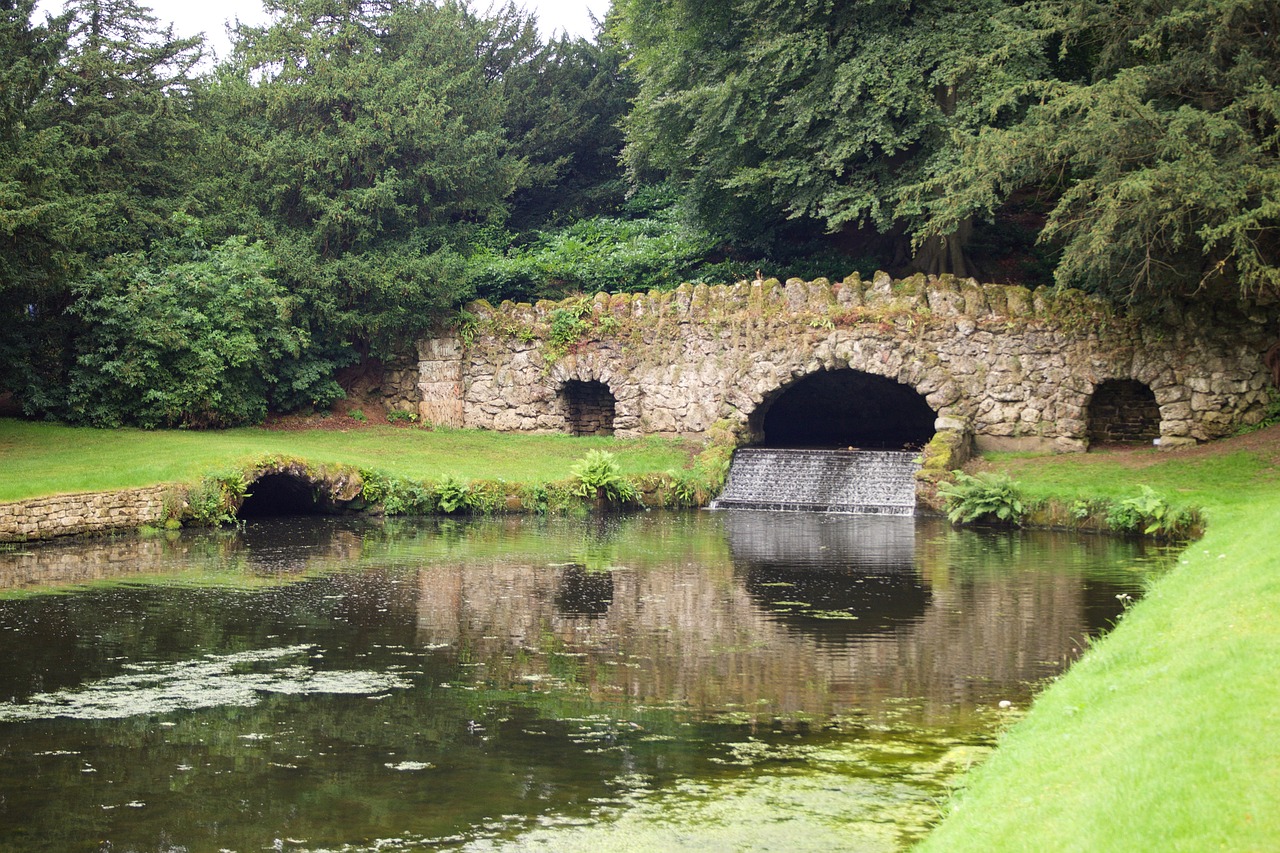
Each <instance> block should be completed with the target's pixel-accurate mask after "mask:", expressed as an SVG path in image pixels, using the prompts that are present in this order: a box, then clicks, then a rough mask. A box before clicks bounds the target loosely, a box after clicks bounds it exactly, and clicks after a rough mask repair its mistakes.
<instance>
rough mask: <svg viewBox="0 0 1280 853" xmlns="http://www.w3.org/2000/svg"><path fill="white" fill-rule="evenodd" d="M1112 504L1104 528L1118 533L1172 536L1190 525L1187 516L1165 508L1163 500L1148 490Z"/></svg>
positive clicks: (1168, 507)
mask: <svg viewBox="0 0 1280 853" xmlns="http://www.w3.org/2000/svg"><path fill="white" fill-rule="evenodd" d="M1141 489H1142V491H1141V492H1140V493H1139V494H1137V495H1135V496H1133V497H1129V498H1124V499H1123V500H1121V501H1119V502H1117V503H1115V504H1113V505H1112V506H1111V508H1110V509H1109V510H1108V511H1107V526H1108V527H1110V528H1111V529H1112V530H1116V531H1120V532H1122V533H1145V534H1148V535H1151V534H1158V535H1162V536H1173V535H1177V534H1179V533H1180V532H1182V531H1184V530H1185V529H1186V528H1187V527H1188V526H1190V523H1191V520H1192V519H1191V513H1190V512H1188V511H1187V510H1186V509H1182V508H1176V507H1172V506H1170V505H1169V502H1168V501H1167V500H1165V498H1164V496H1162V495H1161V494H1159V493H1158V492H1156V491H1155V490H1154V489H1152V488H1151V487H1150V486H1142V487H1141Z"/></svg>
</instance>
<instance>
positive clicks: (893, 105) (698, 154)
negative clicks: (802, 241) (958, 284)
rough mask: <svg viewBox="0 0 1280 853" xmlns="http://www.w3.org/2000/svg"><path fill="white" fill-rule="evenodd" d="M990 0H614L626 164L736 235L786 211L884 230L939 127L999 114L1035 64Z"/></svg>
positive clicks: (769, 224) (946, 135)
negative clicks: (632, 86)
mask: <svg viewBox="0 0 1280 853" xmlns="http://www.w3.org/2000/svg"><path fill="white" fill-rule="evenodd" d="M1002 5H1003V4H1002V3H1000V2H998V0H972V2H965V3H947V2H932V0H928V1H927V2H921V3H902V2H896V0H872V2H862V3H835V2H831V0H806V2H803V3H782V2H779V1H778V0H711V2H692V0H676V2H660V0H618V2H616V3H615V7H614V8H615V18H614V19H613V26H614V27H615V31H616V32H617V33H618V37H619V38H620V39H621V40H622V41H624V42H626V43H627V44H629V45H630V46H631V47H632V49H633V51H634V59H633V60H632V67H633V69H634V71H635V74H636V76H637V80H638V83H639V86H640V90H639V94H638V96H637V98H636V101H635V106H634V107H633V109H632V111H631V113H630V114H629V115H628V116H627V119H626V122H625V124H624V127H625V129H626V132H627V146H626V149H625V159H626V162H627V164H628V167H629V169H630V171H631V173H632V174H633V176H636V177H646V176H649V175H650V174H653V173H657V174H667V175H671V176H673V177H674V178H675V179H676V180H677V181H678V182H679V183H680V185H681V187H682V189H683V190H684V191H685V193H686V195H687V197H688V198H689V199H690V201H691V202H692V204H693V205H694V206H695V207H696V209H697V210H698V212H699V213H700V215H701V216H702V218H703V220H704V221H705V222H707V223H709V224H710V226H711V227H712V228H713V229H715V230H721V231H724V232H725V233H727V234H730V235H733V236H734V237H735V238H736V239H738V240H743V239H748V240H749V239H752V238H753V237H756V238H758V237H760V236H761V235H762V234H763V233H764V231H765V230H766V229H770V228H778V227H779V226H780V224H781V222H782V221H783V220H787V219H789V220H796V221H807V222H810V223H812V224H814V225H817V226H819V227H821V228H825V229H828V230H837V229H842V228H845V227H846V226H872V227H874V228H876V229H878V230H879V231H880V232H882V233H886V234H889V233H892V232H894V231H895V230H896V229H897V228H899V226H900V219H901V218H902V217H903V215H904V213H906V214H912V213H914V211H912V210H910V209H908V210H906V211H903V210H900V209H899V193H900V190H901V188H902V187H904V186H908V185H911V184H914V183H917V182H920V181H925V180H928V179H929V178H931V177H933V176H935V175H943V174H946V173H947V172H948V171H949V168H950V165H951V162H952V159H953V157H954V154H955V144H954V142H953V139H954V134H955V133H956V132H957V131H959V130H963V129H974V130H976V129H977V128H979V127H983V126H987V125H990V124H992V123H993V122H999V121H1001V120H1003V119H1005V118H1006V117H1007V116H1009V115H1010V114H1011V113H1012V112H1013V111H1015V110H1016V109H1017V107H1018V104H1019V98H1018V96H1017V95H1016V94H1014V90H1015V89H1016V87H1017V85H1020V84H1021V83H1022V82H1024V81H1025V80H1026V79H1027V78H1028V77H1034V76H1036V75H1038V74H1039V73H1040V70H1041V66H1042V65H1043V61H1042V59H1041V58H1040V53H1039V46H1038V44H1037V43H1036V42H1035V40H1034V39H1028V38H1021V37H1017V38H1010V31H1009V30H1007V29H1002V28H1000V27H999V26H998V25H997V24H996V18H995V16H996V13H998V12H999V11H1000V9H1001V7H1002ZM1014 35H1015V36H1016V35H1018V34H1016V33H1014ZM956 230H960V229H959V228H958V227H957V229H956ZM791 236H794V235H791ZM922 261H923V259H922ZM950 271H954V272H963V269H962V268H961V269H957V268H955V266H954V264H953V265H952V267H951V269H950Z"/></svg>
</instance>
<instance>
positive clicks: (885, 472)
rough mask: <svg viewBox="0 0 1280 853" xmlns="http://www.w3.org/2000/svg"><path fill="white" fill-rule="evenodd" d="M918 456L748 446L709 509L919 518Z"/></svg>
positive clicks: (736, 458)
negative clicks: (917, 512)
mask: <svg viewBox="0 0 1280 853" xmlns="http://www.w3.org/2000/svg"><path fill="white" fill-rule="evenodd" d="M918 456H919V454H917V453H914V452H911V451H897V450H790V449H780V448H761V447H745V448H741V449H739V450H738V451H736V452H735V453H734V454H733V464H732V465H731V466H730V468H729V481H728V483H726V484H725V487H724V491H723V492H721V494H720V497H718V498H716V499H715V500H714V501H712V502H711V507H710V508H711V509H768V510H781V511H792V512H843V513H852V514H857V515H915V511H916V480H915V473H916V471H917V470H918V469H919V467H920V463H919V462H918V461H917V459H918Z"/></svg>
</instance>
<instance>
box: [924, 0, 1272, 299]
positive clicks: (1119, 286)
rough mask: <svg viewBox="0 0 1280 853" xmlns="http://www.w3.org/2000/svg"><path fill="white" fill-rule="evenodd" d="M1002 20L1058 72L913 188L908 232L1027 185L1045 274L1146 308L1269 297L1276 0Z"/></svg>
mask: <svg viewBox="0 0 1280 853" xmlns="http://www.w3.org/2000/svg"><path fill="white" fill-rule="evenodd" d="M1004 21H1005V24H1006V25H1007V26H1009V27H1012V28H1019V29H1021V30H1023V31H1024V32H1029V33H1035V34H1036V36H1037V37H1038V38H1041V39H1043V40H1045V42H1046V43H1051V44H1056V45H1058V46H1059V56H1060V58H1061V60H1062V61H1061V63H1060V68H1059V72H1060V73H1059V74H1058V75H1057V77H1056V79H1051V80H1047V81H1044V82H1043V83H1041V84H1039V85H1037V86H1036V87H1034V88H1033V90H1032V91H1033V94H1034V95H1035V97H1036V103H1035V104H1034V106H1032V107H1031V108H1030V109H1029V110H1028V111H1027V113H1026V114H1025V116H1024V117H1022V118H1021V119H1020V120H1019V121H1018V122H1016V123H1014V124H1012V125H1011V126H1008V127H1005V128H980V129H974V130H973V131H972V132H970V134H969V135H968V139H967V140H966V143H967V144H966V145H965V146H964V147H963V150H962V156H961V157H959V158H958V162H957V165H956V167H955V168H954V169H953V170H952V171H951V172H950V174H947V175H945V176H936V177H934V178H933V179H932V180H930V181H928V182H926V183H925V184H923V185H921V186H920V187H917V188H916V189H915V192H916V194H917V197H918V198H919V199H922V200H924V203H923V204H922V207H923V208H925V209H928V210H929V211H930V212H931V213H932V220H931V221H930V222H929V223H928V224H927V226H926V227H925V228H923V229H922V230H921V233H922V234H938V233H945V232H947V231H949V230H951V229H952V228H954V227H955V223H956V222H957V221H960V220H963V219H965V218H967V217H970V216H972V215H973V214H974V213H986V214H990V213H991V212H992V211H994V210H995V209H997V208H998V206H999V205H1000V204H1001V203H1002V202H1003V201H1004V200H1005V199H1007V198H1008V197H1009V196H1010V195H1011V194H1012V193H1014V192H1017V191H1019V190H1021V189H1024V188H1031V189H1035V190H1038V191H1039V192H1042V193H1043V194H1044V195H1045V196H1046V197H1048V198H1049V199H1050V203H1051V205H1052V211H1051V213H1050V215H1049V218H1048V224H1047V226H1046V228H1045V230H1044V232H1043V237H1044V239H1046V240H1052V241H1060V242H1061V243H1062V245H1063V255H1062V261H1061V263H1060V264H1059V265H1058V268H1057V271H1056V277H1057V281H1058V282H1059V283H1060V284H1063V285H1075V286H1084V287H1087V288H1090V289H1093V290H1097V291H1100V292H1104V293H1110V294H1113V295H1114V296H1116V297H1117V298H1120V299H1134V298H1137V299H1140V300H1143V301H1154V302H1157V303H1158V302H1160V301H1161V300H1163V299H1165V298H1168V297H1174V296H1186V295H1189V294H1197V295H1198V298H1203V297H1204V296H1205V294H1206V293H1207V294H1217V295H1231V296H1238V295H1240V293H1241V292H1244V293H1245V294H1248V295H1250V296H1258V295H1265V296H1266V297H1268V298H1274V297H1275V296H1276V295H1277V294H1280V88H1278V87H1280V4H1277V3H1275V2H1262V0H1213V2H1210V0H1124V2H1119V3H1104V2H1095V0H1090V2H1084V3H1071V4H1068V3H1065V2H1061V0H1057V2H1043V3H1030V4H1027V5H1026V6H1025V7H1024V8H1019V9H1014V10H1011V12H1010V13H1008V14H1006V15H1005V16H1004Z"/></svg>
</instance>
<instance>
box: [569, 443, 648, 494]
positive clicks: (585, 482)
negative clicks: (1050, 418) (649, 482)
mask: <svg viewBox="0 0 1280 853" xmlns="http://www.w3.org/2000/svg"><path fill="white" fill-rule="evenodd" d="M569 470H570V473H571V474H572V475H573V478H574V480H576V481H577V484H578V485H577V488H576V490H575V494H577V495H578V496H579V497H584V498H595V499H597V500H606V501H609V502H610V503H615V504H624V503H629V502H633V501H637V500H639V497H640V495H639V491H638V490H637V489H636V487H635V484H634V483H632V482H631V481H630V480H628V479H627V478H626V477H625V476H623V475H622V472H621V470H620V468H619V467H618V460H617V457H615V456H614V455H613V454H612V453H610V452H609V451H607V450H588V451H587V455H586V456H584V457H582V458H581V459H579V460H578V461H577V462H575V463H573V466H572V467H571V468H570V469H569Z"/></svg>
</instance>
